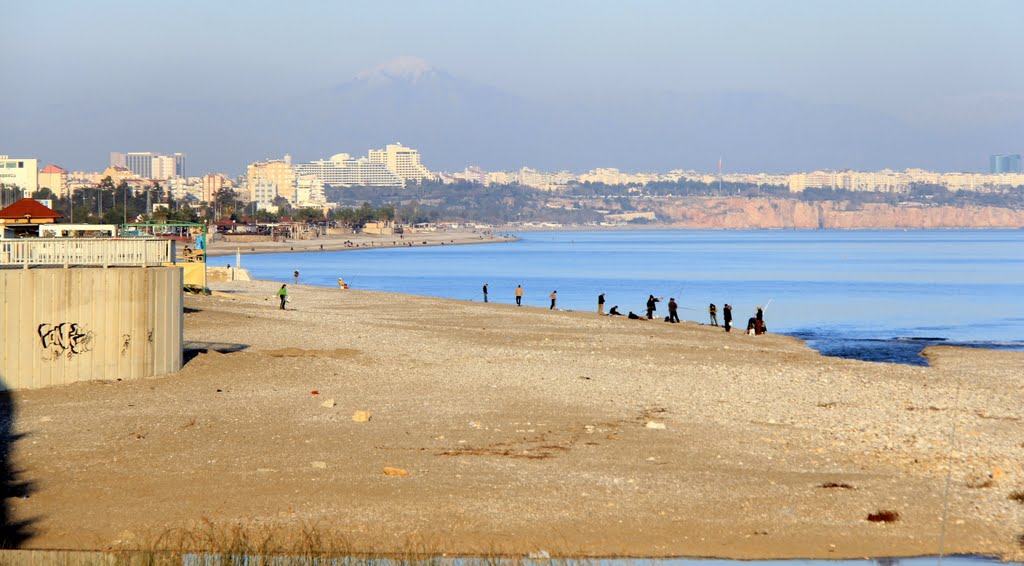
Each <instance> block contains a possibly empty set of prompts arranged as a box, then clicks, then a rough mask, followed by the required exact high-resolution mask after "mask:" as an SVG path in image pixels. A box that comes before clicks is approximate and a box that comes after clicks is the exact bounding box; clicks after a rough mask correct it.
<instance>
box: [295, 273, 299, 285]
mask: <svg viewBox="0 0 1024 566" xmlns="http://www.w3.org/2000/svg"><path fill="white" fill-rule="evenodd" d="M294 275H295V281H294V283H295V284H296V285H298V284H299V272H298V271H296V272H295V274H294Z"/></svg>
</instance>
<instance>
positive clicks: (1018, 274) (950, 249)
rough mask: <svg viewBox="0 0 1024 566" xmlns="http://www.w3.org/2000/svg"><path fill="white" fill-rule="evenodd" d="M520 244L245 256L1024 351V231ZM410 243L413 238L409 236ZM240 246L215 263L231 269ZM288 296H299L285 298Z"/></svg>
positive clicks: (820, 341)
mask: <svg viewBox="0 0 1024 566" xmlns="http://www.w3.org/2000/svg"><path fill="white" fill-rule="evenodd" d="M511 235H514V236H516V237H517V238H519V239H518V241H513V242H507V243H495V244H481V245H447V246H436V247H426V246H424V247H418V248H417V247H412V248H408V247H399V248H388V249H372V248H371V249H360V250H354V251H342V252H304V253H281V254H259V255H246V256H242V258H241V261H242V264H241V267H244V268H246V269H248V270H250V272H251V274H252V275H253V277H254V278H256V279H267V280H273V281H281V282H285V283H291V282H292V280H293V272H295V271H298V272H299V283H302V284H308V285H322V286H327V287H337V280H338V278H339V277H341V278H344V280H345V282H346V283H348V284H349V285H350V286H351V287H352V288H356V289H372V290H377V291H393V292H398V293H408V294H414V295H426V296H432V297H445V298H451V299H459V300H464V301H476V302H481V301H483V294H482V287H483V285H484V284H487V286H488V291H489V294H488V299H489V301H491V302H495V303H514V302H515V297H514V290H515V288H516V286H517V285H522V287H523V289H524V297H523V305H524V306H530V307H542V308H547V307H548V306H549V305H550V300H549V298H548V297H549V295H550V294H551V293H552V291H557V292H558V293H557V296H558V302H557V308H559V309H563V310H574V311H596V308H597V296H598V295H599V294H600V293H604V294H605V297H606V300H607V303H606V305H605V307H606V310H607V309H609V308H611V307H612V306H613V305H617V306H618V308H619V310H620V311H621V312H623V313H628V312H630V311H632V312H635V313H637V314H640V315H643V314H644V313H645V312H646V310H645V304H646V302H647V298H648V296H649V295H654V296H655V297H658V298H661V299H662V302H660V303H659V305H658V310H657V312H656V314H657V315H659V316H661V317H664V316H666V315H667V307H666V304H667V302H668V300H669V298H675V299H676V302H677V303H678V304H679V305H680V310H679V315H680V317H681V318H682V319H684V320H690V321H694V322H698V323H702V324H709V323H710V320H709V315H708V307H709V305H710V304H712V303H713V304H715V305H716V306H717V308H718V321H719V324H721V322H722V307H723V305H724V304H725V303H728V304H730V305H732V307H733V309H732V311H733V318H734V325H735V327H736V330H734V331H742V330H743V329H745V328H746V324H747V319H748V318H749V317H751V316H753V315H754V314H755V311H756V308H757V307H758V306H761V307H762V308H763V309H764V319H765V324H766V326H767V329H768V331H769V332H774V333H780V334H787V335H790V336H795V337H797V338H801V339H803V340H805V341H806V342H807V344H808V345H809V346H810V347H812V348H814V349H816V350H818V351H820V352H821V353H823V354H825V355H828V356H838V357H843V358H855V359H860V360H866V361H873V362H895V363H903V364H916V365H925V364H926V363H927V362H926V360H925V359H924V358H923V357H922V356H921V355H920V354H921V350H922V349H923V348H925V347H927V346H930V345H934V344H945V345H955V346H967V347H978V348H994V349H1009V350H1024V298H1022V292H1024V230H910V231H902V230H886V231H838V230H836V231H833V230H759V231H687V230H596V231H560V232H523V233H513V234H511ZM407 237H411V238H415V236H407ZM235 263H236V259H235V256H234V255H231V256H222V257H214V258H210V264H211V265H228V264H235ZM294 293H296V291H293V294H294Z"/></svg>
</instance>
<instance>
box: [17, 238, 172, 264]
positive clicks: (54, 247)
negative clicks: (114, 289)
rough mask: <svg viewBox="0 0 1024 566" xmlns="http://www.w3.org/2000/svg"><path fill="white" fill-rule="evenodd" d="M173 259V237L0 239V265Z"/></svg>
mask: <svg viewBox="0 0 1024 566" xmlns="http://www.w3.org/2000/svg"><path fill="white" fill-rule="evenodd" d="M173 261H174V241H173V240H163V239H157V238H98V239H95V240H94V239H89V238H27V239H24V240H3V239H0V267H8V268H10V267H24V268H26V269H27V268H29V267H32V266H42V265H50V266H54V265H57V266H64V267H71V266H82V265H91V266H102V267H110V266H135V267H142V266H158V265H163V264H164V263H169V262H173Z"/></svg>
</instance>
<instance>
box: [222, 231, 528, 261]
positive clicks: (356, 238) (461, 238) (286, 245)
mask: <svg viewBox="0 0 1024 566" xmlns="http://www.w3.org/2000/svg"><path fill="white" fill-rule="evenodd" d="M515 240H516V238H515V237H512V236H506V235H500V234H493V233H490V232H484V231H472V230H470V231H454V230H453V231H439V232H416V233H412V234H342V235H333V236H321V237H319V238H313V239H307V240H278V241H266V242H244V241H239V242H229V241H225V240H223V239H216V240H214V241H213V242H211V243H210V245H209V249H208V250H207V252H208V253H209V255H210V256H211V257H212V256H224V255H234V254H235V253H241V254H242V255H246V254H272V253H289V252H320V251H324V252H335V251H345V250H358V249H367V248H397V247H417V246H453V245H461V244H490V243H496V242H513V241H515Z"/></svg>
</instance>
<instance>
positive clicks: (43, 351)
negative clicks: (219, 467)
mask: <svg viewBox="0 0 1024 566" xmlns="http://www.w3.org/2000/svg"><path fill="white" fill-rule="evenodd" d="M182 283H183V281H182V270H181V269H180V268H178V267H147V268H142V267H138V268H136V267H125V268H107V269H103V268H71V269H65V268H38V269H7V270H0V297H2V300H3V302H2V304H0V315H2V320H0V388H4V387H6V388H7V389H33V388H39V387H48V386H52V385H64V384H68V383H74V382H78V381H87V380H114V379H131V378H138V377H148V376H153V375H160V374H164V373H170V372H175V371H178V370H180V369H181V366H182V336H183V326H184V318H183V317H184V315H183V310H182V305H183V293H182Z"/></svg>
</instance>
